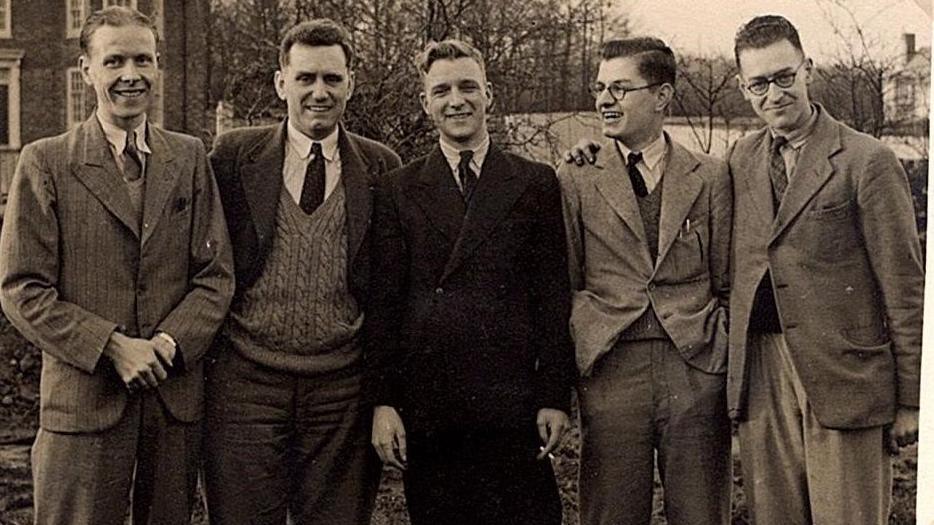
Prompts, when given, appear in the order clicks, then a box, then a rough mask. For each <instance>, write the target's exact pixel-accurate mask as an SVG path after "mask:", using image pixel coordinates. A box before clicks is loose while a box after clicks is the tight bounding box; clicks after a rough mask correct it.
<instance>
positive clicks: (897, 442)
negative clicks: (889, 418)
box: [886, 407, 919, 455]
mask: <svg viewBox="0 0 934 525" xmlns="http://www.w3.org/2000/svg"><path fill="white" fill-rule="evenodd" d="M918 412H919V410H918V409H917V408H914V407H898V410H897V411H896V412H895V422H894V423H892V424H891V425H889V427H888V428H887V434H888V435H887V436H886V437H887V444H888V449H889V454H892V455H895V454H898V449H899V448H901V447H907V446H908V445H911V444H912V443H916V442H917V441H918Z"/></svg>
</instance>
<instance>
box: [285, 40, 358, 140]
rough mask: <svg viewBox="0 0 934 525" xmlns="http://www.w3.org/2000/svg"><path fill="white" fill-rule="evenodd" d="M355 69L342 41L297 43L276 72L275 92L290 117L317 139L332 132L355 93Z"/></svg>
mask: <svg viewBox="0 0 934 525" xmlns="http://www.w3.org/2000/svg"><path fill="white" fill-rule="evenodd" d="M353 80H354V79H353V73H352V72H351V71H350V69H349V68H348V67H347V58H346V57H345V56H344V50H343V49H341V46H339V45H336V44H335V45H332V46H308V45H305V44H295V45H293V46H292V47H291V49H289V61H288V65H286V66H285V67H283V68H282V69H281V70H279V71H277V72H276V77H275V83H276V93H278V94H279V98H280V99H282V100H284V101H285V102H286V104H287V105H288V108H289V121H290V122H291V123H292V125H293V126H295V128H296V129H298V130H299V131H301V132H302V133H304V134H305V135H307V136H308V137H310V138H312V139H314V140H321V139H323V138H325V137H327V136H328V135H330V134H331V133H332V132H333V131H334V129H335V128H337V124H338V123H339V122H340V119H341V116H342V115H343V114H344V108H346V107H347V101H348V100H349V99H350V96H351V95H352V94H353V86H354V82H353Z"/></svg>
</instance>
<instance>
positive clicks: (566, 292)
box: [529, 168, 577, 413]
mask: <svg viewBox="0 0 934 525" xmlns="http://www.w3.org/2000/svg"><path fill="white" fill-rule="evenodd" d="M543 169H544V170H545V172H546V173H544V174H541V175H542V180H543V182H542V184H541V188H540V189H541V192H540V205H539V208H538V209H539V210H540V213H539V216H538V221H537V224H536V225H535V229H534V233H533V235H534V238H533V239H532V242H531V246H533V247H534V248H533V250H532V251H533V253H532V254H531V260H530V265H531V268H530V270H529V282H530V289H529V292H530V294H531V296H532V297H531V304H532V305H533V323H534V325H533V334H534V337H535V339H533V344H534V345H535V348H536V349H537V350H538V355H537V363H536V386H535V389H536V393H535V395H536V404H537V405H538V406H537V408H538V409H541V408H555V409H560V410H563V411H565V412H567V413H570V407H571V386H572V384H573V381H574V377H575V374H576V370H577V369H576V367H575V364H574V349H573V344H572V342H571V334H570V325H569V320H570V316H571V285H570V279H569V275H568V248H567V246H568V244H567V237H566V234H565V227H564V217H563V214H562V199H561V188H560V185H559V183H558V179H557V177H556V176H555V172H554V171H553V170H552V169H551V168H543Z"/></svg>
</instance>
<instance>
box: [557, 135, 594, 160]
mask: <svg viewBox="0 0 934 525" xmlns="http://www.w3.org/2000/svg"><path fill="white" fill-rule="evenodd" d="M598 151H600V144H599V143H598V142H594V141H592V140H590V139H588V138H583V139H580V140H579V141H577V144H575V145H574V146H572V147H571V149H570V150H569V151H568V152H567V153H565V154H564V162H566V163H568V164H571V163H572V162H573V163H574V164H577V165H578V166H583V165H584V162H585V161H586V162H588V163H590V164H593V163H594V162H597V152H598Z"/></svg>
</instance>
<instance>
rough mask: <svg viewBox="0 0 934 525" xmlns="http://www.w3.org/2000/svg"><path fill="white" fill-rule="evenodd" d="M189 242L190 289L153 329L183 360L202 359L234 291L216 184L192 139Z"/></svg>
mask: <svg viewBox="0 0 934 525" xmlns="http://www.w3.org/2000/svg"><path fill="white" fill-rule="evenodd" d="M194 154H195V155H196V156H197V162H196V165H195V173H194V185H195V190H194V194H193V197H192V228H191V232H192V233H191V238H190V240H189V252H188V258H189V264H188V267H189V272H190V278H189V291H188V293H187V294H186V295H185V297H184V298H183V299H182V300H181V301H180V302H179V303H178V304H177V305H176V306H175V308H174V309H172V311H171V312H170V313H169V314H168V316H166V318H165V319H163V321H162V322H161V323H160V324H159V326H158V327H157V328H156V330H157V331H162V332H166V333H167V334H169V335H171V336H172V337H173V338H175V340H176V341H177V342H178V351H179V352H180V353H181V354H182V357H183V361H184V362H185V363H186V364H189V365H190V364H191V363H194V362H195V361H198V360H199V359H201V357H202V356H203V355H204V353H205V352H206V351H207V349H208V347H209V345H210V344H211V341H212V340H213V338H214V334H215V333H216V332H217V329H218V328H219V327H220V324H221V322H222V321H223V320H224V317H225V316H226V315H227V308H228V307H229V306H230V301H231V298H232V297H233V291H234V276H233V255H232V253H231V247H230V239H229V237H228V235H227V225H226V222H225V220H224V214H223V211H222V209H221V201H220V197H219V195H218V190H217V183H216V182H215V181H214V176H213V173H212V171H211V166H210V165H209V164H208V159H207V156H206V155H205V152H204V146H203V145H202V144H201V142H200V141H197V144H196V150H195V152H194Z"/></svg>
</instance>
